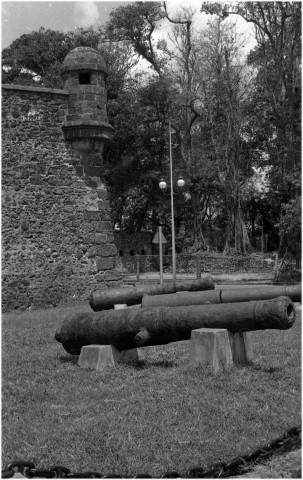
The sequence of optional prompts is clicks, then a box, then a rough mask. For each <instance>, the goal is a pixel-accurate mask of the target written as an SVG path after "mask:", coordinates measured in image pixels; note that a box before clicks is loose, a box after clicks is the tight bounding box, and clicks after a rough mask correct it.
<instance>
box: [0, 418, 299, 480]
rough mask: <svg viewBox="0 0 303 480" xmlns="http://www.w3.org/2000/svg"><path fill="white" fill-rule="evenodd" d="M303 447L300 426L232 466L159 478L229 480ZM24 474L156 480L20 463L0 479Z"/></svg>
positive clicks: (11, 465)
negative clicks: (279, 455)
mask: <svg viewBox="0 0 303 480" xmlns="http://www.w3.org/2000/svg"><path fill="white" fill-rule="evenodd" d="M300 447H301V426H300V427H294V428H291V429H290V430H287V431H286V432H285V433H284V434H283V435H282V437H280V438H277V439H276V440H273V441H272V442H270V443H268V444H266V445H265V446H263V447H259V448H257V449H256V450H255V451H253V452H248V453H246V454H244V455H241V456H239V457H236V458H234V459H233V460H231V461H230V462H220V463H215V464H213V465H211V466H210V467H208V468H207V469H205V468H203V467H194V468H191V469H189V470H187V472H186V473H185V475H180V474H179V473H178V472H175V471H170V472H166V473H165V474H164V475H162V476H161V477H160V478H227V477H231V476H237V475H241V474H243V473H246V472H248V471H249V470H251V468H252V467H253V466H254V465H256V464H257V463H260V462H262V461H264V460H265V459H268V458H269V457H271V456H272V455H273V454H279V453H282V452H287V451H290V450H294V449H297V448H300ZM17 472H19V473H21V474H22V475H23V476H24V477H26V478H138V479H139V478H153V477H152V476H151V475H148V474H146V473H141V474H137V475H135V476H134V477H127V476H121V475H116V474H111V475H102V474H101V473H98V472H82V473H71V472H70V470H69V469H68V468H66V467H62V466H61V465H56V466H52V467H50V468H49V469H38V468H36V467H35V465H34V463H32V462H27V461H24V460H19V461H15V462H11V463H9V464H8V465H7V466H6V467H5V469H4V470H2V475H1V478H13V477H14V475H15V473H17Z"/></svg>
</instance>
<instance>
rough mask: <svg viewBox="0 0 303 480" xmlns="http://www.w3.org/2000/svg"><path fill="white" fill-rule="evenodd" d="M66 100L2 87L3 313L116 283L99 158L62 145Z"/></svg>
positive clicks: (59, 93)
mask: <svg viewBox="0 0 303 480" xmlns="http://www.w3.org/2000/svg"><path fill="white" fill-rule="evenodd" d="M83 88H86V87H85V86H83ZM68 100H69V91H68V90H54V89H47V88H41V87H25V86H16V85H6V84H5V85H2V311H4V312H5V311H11V310H17V309H27V308H41V307H47V306H55V305H58V304H62V303H68V302H71V301H82V300H86V299H88V297H89V294H90V293H91V292H92V291H93V290H98V289H99V290H100V289H102V288H108V287H110V286H112V285H117V284H119V283H120V282H121V274H120V272H119V271H118V270H117V268H118V264H119V260H118V256H117V248H116V246H115V244H114V235H113V226H112V222H111V216H110V206H109V201H108V194H107V189H106V185H105V183H104V182H103V181H102V171H103V167H102V155H101V157H100V152H98V151H97V149H95V148H93V149H92V150H91V151H89V152H85V154H82V155H81V154H79V153H78V152H77V151H76V150H75V149H71V148H70V145H69V144H68V142H66V141H65V140H64V136H63V133H62V125H63V123H64V120H65V119H66V118H67V109H68ZM108 127H110V126H108ZM68 133H69V135H73V132H72V133H71V132H70V131H69V132H68ZM100 158H101V160H100ZM118 269H119V268H118Z"/></svg>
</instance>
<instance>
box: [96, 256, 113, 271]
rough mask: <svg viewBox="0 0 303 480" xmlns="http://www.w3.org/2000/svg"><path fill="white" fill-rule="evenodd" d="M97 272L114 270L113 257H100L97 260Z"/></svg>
mask: <svg viewBox="0 0 303 480" xmlns="http://www.w3.org/2000/svg"><path fill="white" fill-rule="evenodd" d="M96 265H97V270H98V271H100V270H101V271H102V270H110V269H112V268H114V259H113V258H112V257H105V258H102V257H98V258H97V260H96Z"/></svg>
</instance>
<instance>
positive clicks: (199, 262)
mask: <svg viewBox="0 0 303 480" xmlns="http://www.w3.org/2000/svg"><path fill="white" fill-rule="evenodd" d="M199 278H201V260H200V257H199V255H197V280H198V279H199Z"/></svg>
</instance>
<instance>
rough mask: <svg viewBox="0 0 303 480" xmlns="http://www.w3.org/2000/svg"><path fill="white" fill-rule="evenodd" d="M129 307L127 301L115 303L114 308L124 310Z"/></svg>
mask: <svg viewBox="0 0 303 480" xmlns="http://www.w3.org/2000/svg"><path fill="white" fill-rule="evenodd" d="M125 308H127V303H116V304H115V305H114V310H124V309H125Z"/></svg>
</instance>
